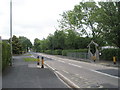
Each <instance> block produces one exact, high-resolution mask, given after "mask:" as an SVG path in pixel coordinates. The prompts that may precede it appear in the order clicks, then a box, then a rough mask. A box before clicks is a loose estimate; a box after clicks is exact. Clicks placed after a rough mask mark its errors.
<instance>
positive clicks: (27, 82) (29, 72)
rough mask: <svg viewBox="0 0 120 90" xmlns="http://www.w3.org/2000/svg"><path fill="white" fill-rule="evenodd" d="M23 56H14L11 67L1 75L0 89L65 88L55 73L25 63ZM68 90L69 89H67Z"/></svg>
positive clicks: (33, 63) (33, 64) (32, 63)
mask: <svg viewBox="0 0 120 90" xmlns="http://www.w3.org/2000/svg"><path fill="white" fill-rule="evenodd" d="M24 57H25V56H14V57H13V58H14V60H13V66H12V67H8V68H7V69H6V70H5V71H4V72H3V75H2V88H3V90H4V88H66V89H68V86H67V85H65V83H63V82H62V81H61V80H60V79H59V78H58V77H57V76H56V75H55V73H54V72H53V71H52V70H50V69H48V68H47V67H45V68H38V67H37V65H36V62H25V61H24V60H23V58H24ZM68 90H69V89H68Z"/></svg>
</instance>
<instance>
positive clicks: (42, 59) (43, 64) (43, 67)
mask: <svg viewBox="0 0 120 90" xmlns="http://www.w3.org/2000/svg"><path fill="white" fill-rule="evenodd" d="M41 68H44V57H42V66H41Z"/></svg>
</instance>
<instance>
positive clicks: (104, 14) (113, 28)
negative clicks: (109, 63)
mask: <svg viewBox="0 0 120 90" xmlns="http://www.w3.org/2000/svg"><path fill="white" fill-rule="evenodd" d="M99 5H100V8H99V9H98V10H97V11H96V15H97V19H96V22H97V23H98V24H99V26H100V27H102V28H101V32H100V34H101V35H103V37H104V38H105V39H106V40H107V41H108V43H109V44H112V45H116V46H118V47H119V48H120V30H119V29H120V2H99Z"/></svg>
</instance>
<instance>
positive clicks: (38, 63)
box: [37, 56, 40, 65]
mask: <svg viewBox="0 0 120 90" xmlns="http://www.w3.org/2000/svg"><path fill="white" fill-rule="evenodd" d="M37 65H40V59H39V56H37Z"/></svg>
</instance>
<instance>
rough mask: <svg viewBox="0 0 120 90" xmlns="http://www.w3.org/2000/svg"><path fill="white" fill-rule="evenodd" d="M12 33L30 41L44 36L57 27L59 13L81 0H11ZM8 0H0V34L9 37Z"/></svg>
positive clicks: (69, 8) (71, 7)
mask: <svg viewBox="0 0 120 90" xmlns="http://www.w3.org/2000/svg"><path fill="white" fill-rule="evenodd" d="M12 1H13V35H16V36H25V37H27V38H29V39H30V40H31V41H32V43H33V42H34V39H35V38H39V39H43V38H46V37H47V36H48V35H49V33H51V34H53V33H54V31H55V30H56V29H55V28H57V27H58V23H57V20H59V19H60V18H61V16H60V15H59V14H62V13H63V12H64V11H68V10H72V9H73V8H74V5H76V4H79V2H80V1H82V0H12ZM9 10H10V0H0V36H2V39H8V38H9V37H10V27H9V26H10V23H9V22H10V21H9V20H10V11H9Z"/></svg>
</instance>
